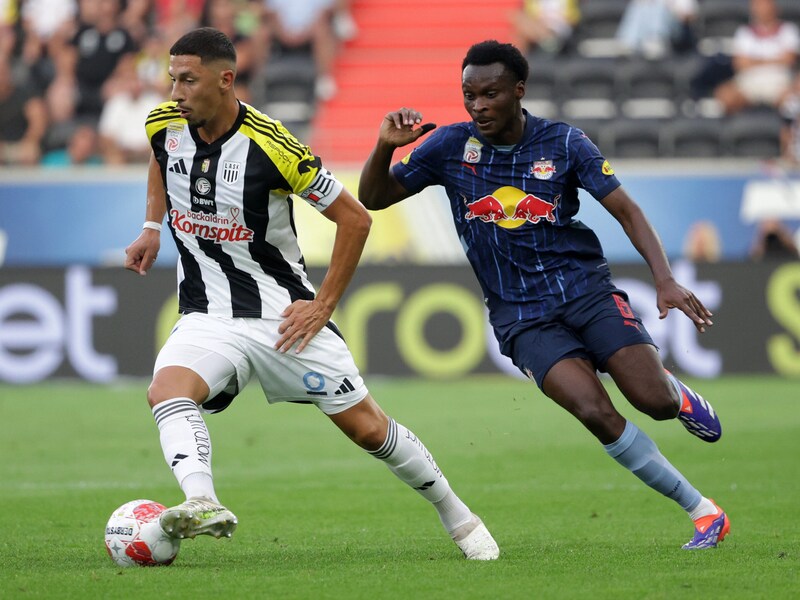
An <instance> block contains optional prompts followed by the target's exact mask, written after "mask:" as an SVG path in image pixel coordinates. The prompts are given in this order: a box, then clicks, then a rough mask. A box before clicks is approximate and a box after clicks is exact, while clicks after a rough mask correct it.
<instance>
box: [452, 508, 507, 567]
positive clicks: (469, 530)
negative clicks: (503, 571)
mask: <svg viewBox="0 0 800 600" xmlns="http://www.w3.org/2000/svg"><path fill="white" fill-rule="evenodd" d="M452 537H453V541H454V542H455V543H456V546H458V547H459V548H460V549H461V551H462V552H463V553H464V557H465V558H466V559H467V560H495V559H497V557H498V556H500V548H498V547H497V542H495V541H494V538H493V537H492V534H491V533H489V530H488V529H486V525H484V524H483V521H481V520H480V518H479V517H478V516H477V515H475V514H473V515H472V520H471V521H469V522H467V523H465V524H464V525H462V526H461V527H459V528H458V529H456V530H455V531H454V532H453V534H452Z"/></svg>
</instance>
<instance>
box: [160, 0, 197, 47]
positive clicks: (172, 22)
mask: <svg viewBox="0 0 800 600" xmlns="http://www.w3.org/2000/svg"><path fill="white" fill-rule="evenodd" d="M152 1H153V5H154V6H153V8H154V9H155V26H156V27H157V28H158V29H159V30H160V31H161V33H162V35H164V37H165V38H166V39H170V40H171V39H175V37H180V36H181V35H183V34H184V33H186V32H187V31H189V30H190V29H194V28H195V27H197V24H198V23H199V22H200V14H201V13H202V12H203V5H204V4H205V0H152Z"/></svg>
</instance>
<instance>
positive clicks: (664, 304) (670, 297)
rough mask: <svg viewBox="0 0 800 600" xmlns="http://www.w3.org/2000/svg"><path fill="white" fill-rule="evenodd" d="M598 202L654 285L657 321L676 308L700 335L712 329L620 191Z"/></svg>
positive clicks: (638, 212) (645, 223)
mask: <svg viewBox="0 0 800 600" xmlns="http://www.w3.org/2000/svg"><path fill="white" fill-rule="evenodd" d="M601 202H602V204H603V206H604V207H605V208H606V209H607V210H608V211H609V212H610V213H611V214H612V215H613V216H614V218H616V219H617V221H619V223H620V225H622V228H623V229H624V230H625V234H626V235H627V236H628V238H629V239H630V240H631V243H632V244H633V245H634V247H635V248H636V250H637V251H638V252H639V254H641V255H642V257H643V258H644V260H645V261H646V262H647V265H648V266H649V267H650V271H651V272H652V274H653V280H654V282H655V284H656V296H657V298H656V304H657V306H658V311H659V315H658V316H659V318H661V319H663V318H665V317H666V316H667V313H668V312H669V310H670V309H672V308H677V309H678V310H680V311H681V312H683V313H684V314H685V315H686V316H687V317H689V318H690V319H691V320H692V321H693V322H694V325H695V327H696V328H697V330H698V331H700V332H701V333H702V332H704V331H705V328H706V327H707V326H711V325H713V323H712V322H711V319H710V317H711V311H709V310H708V309H707V308H706V307H705V306H703V303H702V302H700V300H699V299H698V298H697V297H696V296H695V295H694V294H693V293H692V292H691V291H690V290H688V289H686V288H685V287H683V286H682V285H680V284H679V283H678V282H676V281H675V278H674V277H673V275H672V269H671V268H670V266H669V261H668V260H667V255H666V254H665V253H664V247H663V246H662V245H661V240H660V239H659V237H658V234H657V233H656V231H655V229H654V228H653V226H652V225H651V224H650V221H648V220H647V217H645V215H644V212H642V209H641V208H640V207H639V205H638V204H636V203H635V202H634V201H633V200H632V199H631V198H630V196H628V194H627V193H626V192H625V190H623V189H622V187H618V188H617V189H616V190H614V191H613V192H611V193H610V194H609V195H608V196H606V197H605V198H603V199H602V200H601Z"/></svg>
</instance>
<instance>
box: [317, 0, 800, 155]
mask: <svg viewBox="0 0 800 600" xmlns="http://www.w3.org/2000/svg"><path fill="white" fill-rule="evenodd" d="M627 3H628V2H627V0H589V1H584V2H581V3H580V9H581V20H580V22H579V24H578V25H577V27H576V29H575V32H574V34H573V38H572V39H571V40H570V43H568V44H567V45H566V46H565V47H564V48H563V49H562V50H561V52H560V53H559V54H557V55H555V56H554V55H553V54H552V53H547V52H542V51H541V50H539V51H532V52H531V53H530V54H529V60H530V64H531V75H530V78H529V80H528V89H527V96H526V98H525V101H524V104H523V105H524V106H525V108H526V109H527V110H528V111H530V112H531V113H533V114H536V115H539V116H542V117H545V118H551V119H560V120H565V121H568V122H571V123H573V124H575V125H576V126H578V127H580V128H581V129H583V130H584V131H585V132H586V134H587V135H588V136H589V137H590V138H592V139H593V140H594V141H595V142H596V143H597V144H598V145H599V146H600V147H601V149H602V150H603V152H604V153H605V154H606V155H608V156H609V157H611V158H617V157H619V158H623V157H636V158H645V157H674V158H700V157H713V156H736V157H752V158H757V159H761V158H775V157H777V156H779V154H780V151H779V135H778V133H777V131H778V128H779V120H778V117H777V114H775V111H766V112H765V111H762V110H760V109H759V110H755V111H749V112H747V113H745V114H743V115H740V116H738V117H736V118H735V119H734V118H733V117H729V118H725V117H722V116H721V108H720V106H719V103H718V102H717V101H716V100H715V99H714V98H713V88H714V84H715V83H716V82H715V81H713V80H712V79H710V78H711V77H718V78H723V77H725V76H727V71H726V68H725V65H726V59H725V56H726V55H725V52H726V50H728V49H729V48H730V42H731V40H732V36H733V34H734V32H735V30H736V27H738V26H739V25H741V24H744V23H746V22H747V19H748V14H749V2H748V0H698V18H697V24H696V33H697V39H698V45H697V50H696V51H694V52H686V53H681V54H674V53H668V54H666V55H665V56H663V57H659V58H655V59H645V58H640V57H631V56H626V55H625V54H624V53H623V52H622V51H621V50H620V48H619V45H618V44H617V43H616V42H615V36H616V33H617V28H618V25H619V21H620V19H621V16H622V14H623V12H624V9H625V6H626V5H627ZM400 6H401V4H400V3H399V2H398V1H396V0H384V1H382V2H374V1H370V0H355V1H354V2H353V4H352V10H353V16H354V18H355V19H356V22H357V23H358V25H359V30H360V32H361V34H360V36H359V37H360V39H358V40H355V41H354V42H352V43H350V44H348V45H347V46H346V47H345V49H344V51H343V53H342V54H341V56H340V58H339V60H338V61H337V64H336V77H337V80H338V81H340V82H341V84H342V85H341V88H342V93H341V95H340V96H339V97H337V98H335V99H334V100H333V101H331V102H327V103H322V104H321V105H320V106H319V108H318V111H317V113H316V117H315V118H314V121H313V124H312V145H313V146H314V147H315V148H316V149H317V150H318V151H319V152H320V153H322V154H326V155H329V156H332V157H335V160H337V161H342V162H347V163H360V162H362V161H363V160H364V158H365V157H366V156H367V154H368V153H369V151H370V149H371V145H372V143H373V141H374V135H375V129H376V127H377V122H378V120H379V119H380V116H381V115H383V114H384V113H385V112H386V111H387V110H388V109H389V108H393V107H400V106H414V107H416V108H419V109H421V110H422V112H423V113H425V118H426V120H431V121H435V122H439V123H446V122H453V121H460V120H464V119H465V115H464V113H463V109H462V108H461V99H460V94H459V90H458V87H457V83H456V81H454V79H455V78H456V77H457V74H456V73H457V70H458V65H459V64H460V61H461V58H462V57H463V53H464V51H465V49H466V48H467V47H468V46H469V45H470V44H471V43H473V42H475V41H479V40H482V39H487V38H491V37H496V38H497V39H500V40H505V39H508V37H509V36H508V32H509V27H508V23H506V22H504V16H505V14H507V12H509V11H511V10H512V9H513V8H515V7H517V6H518V2H517V3H515V2H506V1H504V2H498V3H494V4H492V5H491V6H488V5H487V3H483V2H477V1H475V0H467V1H462V2H457V1H456V0H443V1H442V2H436V3H431V2H425V1H423V0H411V2H410V3H402V9H401V8H400ZM779 6H780V8H781V15H782V17H783V18H784V19H785V20H794V21H795V22H798V20H800V2H798V1H797V0H779ZM399 10H403V11H404V12H405V13H406V14H414V15H415V23H417V25H416V26H415V27H413V28H398V27H396V26H395V24H396V20H394V19H392V18H390V17H389V16H388V15H390V14H393V13H394V14H396V12H397V11H399ZM637 135H638V137H639V138H640V139H638V140H637V139H636V137H637Z"/></svg>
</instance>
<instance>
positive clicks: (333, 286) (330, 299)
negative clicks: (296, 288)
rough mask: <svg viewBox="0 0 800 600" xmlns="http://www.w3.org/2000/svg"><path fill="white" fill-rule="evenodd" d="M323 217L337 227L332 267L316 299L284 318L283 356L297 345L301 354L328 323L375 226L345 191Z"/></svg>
mask: <svg viewBox="0 0 800 600" xmlns="http://www.w3.org/2000/svg"><path fill="white" fill-rule="evenodd" d="M322 214H323V215H325V216H326V217H327V218H328V219H330V220H331V221H333V222H334V223H336V236H335V238H334V241H333V251H332V253H331V262H330V266H329V267H328V272H327V274H326V275H325V279H324V280H323V281H322V285H320V287H319V291H318V292H317V296H316V298H314V299H313V300H296V301H294V302H293V303H292V304H290V305H289V306H288V307H287V308H286V310H284V311H283V313H282V314H281V316H282V317H283V318H284V321H283V322H282V323H281V324H280V326H279V327H278V332H279V333H280V334H281V338H280V339H279V340H278V342H277V343H276V344H275V348H276V349H277V350H279V351H281V352H287V351H288V350H289V349H290V348H292V346H294V345H295V344H297V347H296V348H295V352H301V351H302V350H303V348H305V347H306V346H307V345H308V343H309V342H310V341H311V339H312V338H313V337H314V336H315V335H317V333H319V331H320V329H322V328H323V327H325V325H326V324H327V323H328V321H329V320H330V318H331V315H332V314H333V311H334V309H335V308H336V305H337V304H338V303H339V299H340V298H341V297H342V294H343V293H344V291H345V289H346V288H347V285H348V284H349V283H350V280H351V279H352V277H353V273H354V272H355V270H356V266H357V265H358V261H359V259H360V258H361V252H362V250H364V244H365V243H366V242H367V236H368V235H369V229H370V226H371V225H372V217H370V215H369V213H368V212H367V211H366V210H365V209H364V207H363V206H361V204H359V202H358V201H357V200H356V199H355V198H353V196H352V195H351V194H350V192H348V191H347V190H346V189H342V191H341V193H340V194H339V196H337V198H336V200H334V201H333V203H331V205H330V206H328V208H326V209H325V210H324V211H323V213H322Z"/></svg>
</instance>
